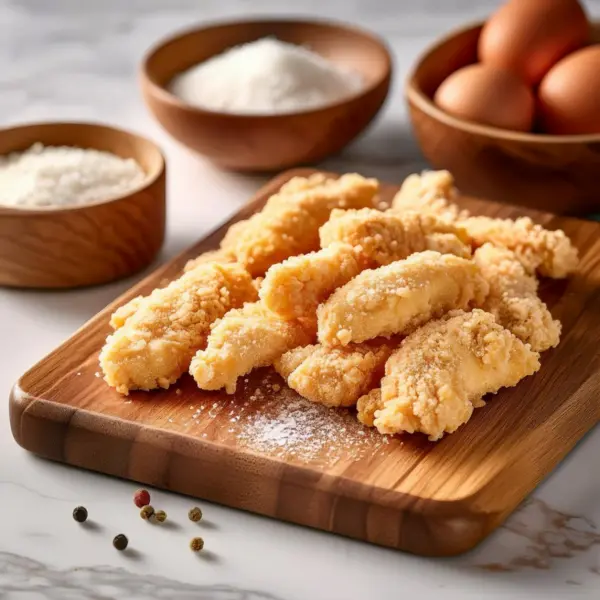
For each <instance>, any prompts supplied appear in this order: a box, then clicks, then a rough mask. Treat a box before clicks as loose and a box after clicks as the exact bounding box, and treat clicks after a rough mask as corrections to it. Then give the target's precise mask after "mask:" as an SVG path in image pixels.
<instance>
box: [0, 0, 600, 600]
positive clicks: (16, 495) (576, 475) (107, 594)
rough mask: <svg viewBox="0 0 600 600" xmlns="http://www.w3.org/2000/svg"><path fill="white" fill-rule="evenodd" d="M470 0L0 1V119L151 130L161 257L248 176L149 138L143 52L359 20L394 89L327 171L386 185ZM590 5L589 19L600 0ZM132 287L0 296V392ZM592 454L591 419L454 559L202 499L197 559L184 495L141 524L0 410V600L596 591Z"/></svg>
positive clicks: (568, 594) (401, 163)
mask: <svg viewBox="0 0 600 600" xmlns="http://www.w3.org/2000/svg"><path fill="white" fill-rule="evenodd" d="M472 4H474V3H472V2H471V1H469V0H454V1H453V2H449V1H446V0H420V1H419V2H417V1H413V2H409V1H408V0H403V1H401V0H395V1H394V0H353V1H349V0H346V1H344V0H339V1H330V2H323V1H322V0H319V1H317V0H314V1H310V2H309V1H307V2H294V3H292V2H291V1H290V2H289V4H288V2H284V1H283V0H253V1H250V0H218V1H217V0H204V1H202V2H201V1H200V0H129V1H127V2H126V1H123V0H102V1H101V2H99V1H92V0H53V1H49V0H14V1H10V0H0V24H1V32H2V33H1V35H0V119H1V123H2V124H8V123H17V122H21V121H32V120H44V119H87V120H101V121H107V122H110V123H114V124H117V125H121V126H126V127H128V128H130V129H133V130H137V131H139V132H141V133H143V134H145V135H147V136H149V137H151V138H153V139H155V140H157V141H158V142H159V143H160V144H161V145H162V146H163V148H164V150H165V152H166V154H167V157H168V162H169V225H168V239H167V243H166V246H165V249H164V255H163V257H162V259H164V258H167V257H169V256H171V255H173V254H174V253H175V252H177V251H178V250H180V249H182V248H184V247H185V246H188V245H189V244H190V243H192V242H193V241H195V240H196V239H197V238H199V237H200V236H202V235H203V233H205V232H206V231H207V230H208V229H210V228H212V227H213V226H214V225H215V224H216V223H217V222H219V221H221V220H223V219H224V218H225V217H226V216H227V215H228V214H230V213H232V212H233V211H235V210H236V208H237V207H239V206H240V205H241V204H242V203H243V202H244V201H245V200H246V199H247V198H248V196H249V195H250V194H251V193H252V192H253V191H254V190H255V189H256V188H257V186H258V185H259V184H260V183H261V182H262V179H261V178H256V177H248V176H240V175H232V174H229V173H223V172H219V171H216V170H214V169H213V168H212V167H210V165H208V164H206V163H204V162H202V161H201V160H199V159H197V158H195V157H192V156H190V155H189V154H187V153H186V151H184V150H182V149H181V148H179V147H177V146H176V145H174V144H173V143H172V142H171V141H170V140H169V139H168V138H167V137H166V136H165V135H164V134H163V133H162V132H161V131H160V130H159V128H158V127H157V125H156V124H155V123H154V122H153V121H152V119H151V118H150V117H149V116H148V114H147V113H146V111H145V109H144V107H143V105H142V102H141V100H140V96H139V93H138V89H137V81H136V66H137V64H138V63H139V60H140V57H141V56H142V54H143V52H144V51H145V49H146V48H147V47H148V46H149V45H150V44H152V43H153V42H154V41H156V40H157V39H158V38H160V37H161V36H163V35H165V34H168V33H170V32H172V31H173V30H175V29H178V28H180V27H184V26H189V25H190V24H191V23H194V22H198V21H202V20H209V19H213V18H223V17H235V16H240V15H249V14H262V15H275V14H282V13H286V14H291V13H293V14H306V15H316V14H318V15H320V16H324V17H337V18H343V19H345V20H348V21H355V22H357V23H360V24H362V25H364V26H367V27H369V28H372V29H373V30H375V31H377V32H378V33H380V34H382V35H383V36H385V37H386V38H387V40H388V41H389V43H390V44H391V47H392V49H393V51H394V54H395V57H396V80H395V86H394V90H393V92H392V94H391V96H390V100H389V103H388V104H387V106H386V108H385V110H384V112H383V114H382V116H381V118H380V120H379V121H378V122H377V124H376V125H375V126H374V127H373V128H372V129H371V130H370V131H369V133H368V134H367V135H366V136H365V137H363V138H362V139H361V140H359V141H358V142H357V143H356V144H354V146H353V147H352V148H350V149H348V150H347V152H346V153H345V154H344V155H343V156H341V157H339V158H337V159H335V160H332V161H330V162H329V165H328V166H332V167H334V168H337V169H357V170H361V171H363V172H364V173H366V174H374V175H377V176H381V177H385V178H387V179H390V180H399V179H401V177H402V175H403V174H404V173H406V172H407V171H410V170H413V169H415V168H417V167H419V166H420V165H421V162H420V157H419V154H418V151H417V150H416V148H415V145H414V143H413V142H412V140H411V137H410V133H409V128H408V125H407V121H406V113H405V108H404V104H403V100H402V93H401V89H402V80H403V79H404V76H405V75H406V72H407V70H408V68H409V67H410V65H411V64H412V62H413V61H414V59H415V57H416V55H417V53H418V52H419V51H420V50H421V49H422V48H424V47H425V45H426V44H427V43H428V42H429V41H430V40H432V39H434V38H435V37H436V36H438V35H440V34H441V33H443V32H444V31H446V30H448V29H449V28H451V27H454V26H456V25H459V24H462V23H463V22H465V21H469V20H473V19H476V18H479V17H483V16H484V15H486V14H487V13H488V12H489V11H490V10H491V9H492V7H493V6H495V5H496V2H493V1H487V2H478V3H477V8H472ZM287 6H289V7H292V6H294V7H295V8H294V9H292V8H289V9H288V8H286V7H287ZM588 6H590V8H591V12H592V13H595V14H596V15H598V14H600V2H598V1H595V2H593V3H589V2H588ZM131 283H132V281H131V280H130V281H124V282H120V283H117V284H114V285H110V286H106V287H102V288H97V289H90V290H84V291H71V292H60V293H51V292H50V293H41V292H26V291H14V290H0V339H1V341H2V344H1V345H0V390H1V391H2V393H3V394H4V396H5V397H7V396H8V391H9V389H10V386H11V384H12V383H13V382H14V381H15V380H16V378H17V377H18V376H19V375H20V374H21V373H22V372H23V371H24V370H25V369H26V368H27V367H29V366H31V365H32V364H33V363H34V362H36V361H37V360H38V359H40V358H41V357H42V356H44V355H45V354H46V353H47V352H48V351H50V350H51V349H52V348H54V347H55V346H56V345H57V344H58V343H59V342H60V341H62V340H63V339H65V338H66V337H67V336H68V335H70V334H71V333H72V332H73V331H74V330H75V329H76V328H77V327H79V326H80V325H81V324H82V323H83V322H84V321H86V320H87V319H88V318H89V317H91V316H92V315H93V314H94V313H96V312H97V311H98V310H99V309H100V308H102V307H103V306H104V305H105V304H106V303H107V302H108V301H110V300H111V299H112V298H114V297H115V296H116V295H117V294H119V293H120V292H121V291H123V290H124V289H126V288H127V287H129V285H130V284H131ZM599 455H600V431H598V429H596V430H595V431H594V432H592V433H591V434H589V435H588V436H587V437H586V438H585V439H584V440H583V441H582V442H581V443H580V444H579V446H578V447H577V448H576V450H575V451H574V452H573V453H572V454H571V455H570V456H569V457H568V458H567V460H565V461H564V463H563V464H562V465H561V467H560V468H559V469H557V470H556V471H555V472H554V473H553V474H552V475H551V477H549V479H548V480H547V481H546V482H545V483H544V484H542V485H541V486H540V487H539V488H538V490H537V491H536V492H535V494H534V495H533V498H532V499H530V500H529V501H528V503H527V504H526V505H525V506H524V507H522V508H521V509H520V510H519V511H518V512H517V513H515V514H514V515H513V516H512V517H511V518H510V519H509V520H508V522H507V523H506V525H505V526H504V527H502V528H501V529H500V530H498V531H497V532H496V533H495V534H493V535H492V536H491V537H490V538H489V539H488V540H487V541H486V542H484V543H483V544H482V545H481V546H480V547H479V548H477V549H476V550H475V551H473V552H471V553H470V554H468V555H466V556H463V557H460V558H456V559H449V560H428V559H424V558H418V557H414V556H409V555H405V554H402V553H400V552H394V551H390V550H385V549H381V548H377V547H371V546H369V545H366V544H362V543H357V542H354V541H349V540H345V539H342V538H340V537H336V536H332V535H326V534H323V533H319V532H314V531H310V530H308V529H303V528H299V527H294V526H290V525H285V524H282V523H278V522H276V521H272V520H267V519H263V518H260V517H256V516H253V515H249V514H245V513H241V512H237V511H233V510H229V509H225V508H221V507H218V506H212V505H208V504H206V503H202V504H201V506H202V508H203V510H204V512H205V515H206V519H207V522H206V523H205V524H204V525H201V526H198V530H201V531H202V535H203V536H204V538H205V539H206V548H207V549H208V550H209V552H208V553H206V554H205V555H204V556H203V557H197V556H195V555H193V554H192V553H191V552H190V551H189V550H188V548H187V543H188V539H189V538H190V536H191V535H192V531H193V529H190V526H189V525H188V524H187V523H186V519H185V513H186V511H187V509H188V508H189V506H190V500H189V499H185V498H181V497H178V496H175V495H170V494H166V493H162V492H157V493H156V500H155V503H156V504H159V505H161V506H164V507H165V508H166V510H167V511H168V512H169V515H170V516H171V518H172V520H173V522H174V523H175V525H174V526H172V527H165V528H160V529H157V528H155V527H151V526H148V524H146V523H144V522H142V521H141V520H140V519H139V518H137V516H136V515H135V510H134V509H133V506H132V504H131V494H132V491H133V490H134V489H135V486H134V485H133V484H130V483H127V482H123V481H116V480H112V479H109V478H106V477H101V476H99V475H94V474H90V473H86V472H82V471H77V470H75V469H71V468H66V467H63V466H60V465H56V464H50V463H48V462H45V461H42V460H39V459H36V458H34V457H32V456H30V455H29V454H27V453H26V452H25V451H23V450H21V449H20V448H19V447H17V445H16V444H15V443H14V441H13V439H12V436H11V434H10V431H9V425H8V418H7V411H6V409H5V410H3V411H0V509H1V510H0V515H1V517H0V599H2V600H4V599H13V598H14V599H19V600H21V599H27V600H29V599H38V598H52V599H60V600H69V599H72V598H73V599H74V598H77V599H80V598H90V599H91V598H95V599H105V598H132V599H150V598H169V599H172V600H182V599H192V598H194V599H196V598H200V599H210V600H212V599H215V600H238V599H239V600H242V599H245V600H275V599H277V600H306V599H309V598H310V600H338V599H339V600H355V599H356V600H358V599H362V598H366V597H368V598H371V599H373V600H376V599H379V598H387V599H393V598H405V597H416V596H418V597H423V598H432V597H434V595H437V594H441V595H443V597H444V598H447V599H448V600H458V599H463V598H490V599H500V598H511V599H525V598H542V597H543V598H557V599H559V598H560V599H564V598H589V599H592V598H598V597H599V595H600V592H599V591H598V590H600V477H599V469H598V456H599ZM77 504H84V505H86V506H87V507H88V509H89V511H90V517H91V519H92V520H93V521H94V526H92V527H80V526H78V525H77V524H76V523H75V522H74V521H73V520H72V518H71V511H72V509H73V507H74V506H75V505H77ZM565 515H567V516H565ZM568 515H572V516H571V517H569V516H568ZM119 532H125V533H126V534H127V535H128V536H129V538H130V542H131V548H132V549H133V551H132V552H130V553H126V554H119V553H117V552H116V551H115V550H114V549H113V548H112V546H111V539H112V537H113V536H114V535H115V534H116V533H119ZM485 565H488V567H487V568H485V567H484V566H485ZM489 565H497V566H496V567H495V568H493V567H490V566H489ZM498 565H500V566H498Z"/></svg>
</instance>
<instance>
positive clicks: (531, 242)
mask: <svg viewBox="0 0 600 600" xmlns="http://www.w3.org/2000/svg"><path fill="white" fill-rule="evenodd" d="M460 224H461V225H462V226H463V227H464V228H465V229H466V230H467V232H468V233H469V235H470V236H471V238H472V239H473V242H474V244H475V245H476V246H483V244H485V243H486V242H491V243H492V244H494V246H503V247H504V248H508V249H509V250H512V251H513V252H514V253H515V255H516V257H517V258H518V259H519V261H520V262H521V264H522V265H523V266H524V267H525V268H526V269H527V271H528V272H529V273H535V272H536V271H537V272H538V273H539V274H540V275H545V276H547V277H553V278H554V279H561V278H563V277H566V276H567V275H569V274H570V273H572V272H573V271H574V270H575V269H576V268H577V262H578V257H577V248H575V247H574V246H573V245H572V244H571V240H570V239H569V238H568V237H567V236H566V235H565V232H564V231H562V230H561V229H558V230H556V231H549V230H547V229H544V228H543V227H542V226H541V225H537V224H535V223H534V222H533V221H532V220H531V219H530V218H529V217H520V218H519V219H516V220H515V221H513V220H511V219H492V218H490V217H469V218H468V219H465V220H464V221H461V223H460Z"/></svg>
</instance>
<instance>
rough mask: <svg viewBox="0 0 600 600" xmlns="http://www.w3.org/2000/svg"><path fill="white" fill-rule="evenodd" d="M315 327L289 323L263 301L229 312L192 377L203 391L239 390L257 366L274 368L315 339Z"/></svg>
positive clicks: (202, 352) (192, 369) (194, 365)
mask: <svg viewBox="0 0 600 600" xmlns="http://www.w3.org/2000/svg"><path fill="white" fill-rule="evenodd" d="M314 337H315V332H314V326H313V325H311V324H309V323H307V322H301V321H298V320H296V321H288V320H284V319H282V318H281V317H278V316H277V315H276V314H275V313H273V312H271V311H269V310H268V309H266V308H265V307H264V306H263V305H262V304H261V303H260V302H253V303H248V304H246V305H244V307H243V308H241V309H236V310H231V311H229V312H228V313H227V314H226V315H225V316H224V317H223V318H222V319H220V320H219V321H217V322H216V323H215V324H214V325H213V327H212V330H211V332H210V335H209V337H208V343H207V345H206V349H205V350H200V351H198V353H197V354H196V356H194V358H193V360H192V362H191V365H190V374H191V375H192V377H193V378H194V380H195V381H196V383H197V384H198V387H199V388H200V389H203V390H218V389H221V388H225V391H226V392H227V393H228V394H233V393H234V392H235V390H236V386H237V380H238V378H239V377H241V376H242V375H246V374H247V373H249V372H250V371H252V369H255V368H257V367H266V366H268V365H272V364H273V362H274V361H275V360H276V359H278V358H279V357H280V356H281V355H282V354H283V353H285V352H287V351H288V350H290V349H292V348H295V347H296V346H302V345H305V344H309V343H310V342H312V341H313V340H314Z"/></svg>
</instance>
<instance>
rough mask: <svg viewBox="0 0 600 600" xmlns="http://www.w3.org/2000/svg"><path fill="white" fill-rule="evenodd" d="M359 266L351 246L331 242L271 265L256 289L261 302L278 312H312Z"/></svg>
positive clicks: (288, 314)
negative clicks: (260, 284)
mask: <svg viewBox="0 0 600 600" xmlns="http://www.w3.org/2000/svg"><path fill="white" fill-rule="evenodd" d="M362 270H363V267H362V266H361V264H360V263H359V261H358V260H357V257H356V253H355V251H354V249H353V248H352V246H349V245H348V244H338V243H333V244H332V245H331V246H329V247H327V248H324V249H323V250H319V251H318V252H311V253H309V254H301V255H300V256H292V257H291V258H288V259H287V260H284V261H283V262H282V263H279V264H277V265H273V266H272V267H271V268H270V269H269V270H268V271H267V274H266V275H265V279H264V281H263V284H262V286H261V289H260V298H261V300H262V302H263V304H264V305H265V306H266V307H267V308H268V309H270V310H272V311H274V312H276V313H277V314H278V315H280V316H282V317H284V318H287V319H292V318H296V317H303V316H304V317H306V316H311V315H313V316H314V314H315V311H316V310H317V306H318V305H319V304H320V303H321V302H323V301H324V300H326V299H327V297H328V296H329V295H330V294H331V292H332V291H333V290H335V289H336V288H338V287H340V286H342V285H344V284H345V283H347V282H348V281H350V280H351V279H352V278H353V277H354V276H356V275H358V273H360V272H361V271H362Z"/></svg>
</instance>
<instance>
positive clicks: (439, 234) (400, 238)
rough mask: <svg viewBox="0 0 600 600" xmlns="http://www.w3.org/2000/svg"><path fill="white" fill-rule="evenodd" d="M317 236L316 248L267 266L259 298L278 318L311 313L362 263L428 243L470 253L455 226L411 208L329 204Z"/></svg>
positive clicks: (385, 260)
mask: <svg viewBox="0 0 600 600" xmlns="http://www.w3.org/2000/svg"><path fill="white" fill-rule="evenodd" d="M319 235H320V238H321V245H322V246H323V249H322V250H319V251H318V252H312V253H310V254H302V255H300V256H294V257H292V258H289V259H287V260H285V261H283V262H282V263H279V264H277V265H273V266H272V267H271V268H270V269H269V270H268V271H267V274H266V276H265V281H264V284H263V286H262V289H261V294H260V297H261V299H262V301H263V303H264V304H265V306H267V307H268V308H269V309H271V310H273V311H275V312H276V313H277V314H279V315H281V316H283V317H286V318H293V317H301V316H307V315H311V314H313V313H314V312H315V311H316V309H317V306H318V305H319V304H320V303H321V302H324V301H325V300H327V298H328V297H329V296H330V295H331V293H332V292H333V291H334V290H336V289H337V288H339V287H341V286H342V285H344V284H345V283H348V281H350V280H351V279H352V278H353V277H355V276H356V275H358V273H360V272H361V271H363V270H365V269H367V268H374V267H378V266H381V265H387V264H389V263H391V262H393V261H396V260H400V259H403V258H406V257H407V256H409V255H411V254H413V253H414V252H420V251H422V250H425V249H427V248H430V247H435V248H439V249H440V250H443V251H445V252H452V253H453V254H458V255H460V256H465V257H470V253H471V248H470V246H468V245H466V244H465V243H464V242H463V240H464V241H466V236H465V234H464V232H463V231H461V230H460V229H459V228H457V227H455V226H454V225H452V224H449V223H447V222H445V221H442V220H440V219H438V218H436V217H434V216H430V215H419V214H417V213H406V214H403V215H399V214H396V213H392V212H389V211H388V212H381V211H379V210H375V209H369V208H363V209H360V210H347V211H344V210H338V209H335V210H333V211H332V212H331V216H330V218H329V221H327V223H325V225H323V227H321V229H320V230H319Z"/></svg>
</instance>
